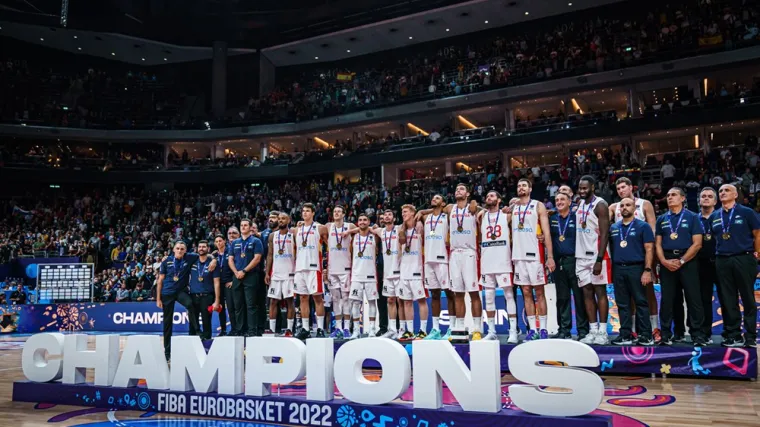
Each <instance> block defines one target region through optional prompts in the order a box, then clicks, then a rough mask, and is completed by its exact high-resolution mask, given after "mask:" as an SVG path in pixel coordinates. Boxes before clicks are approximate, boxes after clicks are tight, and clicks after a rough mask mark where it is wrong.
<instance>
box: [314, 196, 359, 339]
mask: <svg viewBox="0 0 760 427" xmlns="http://www.w3.org/2000/svg"><path fill="white" fill-rule="evenodd" d="M345 215H346V212H345V210H344V209H343V206H340V205H336V206H335V207H334V208H333V222H330V223H328V224H326V225H320V226H319V232H320V234H323V235H327V277H328V284H329V289H330V296H331V298H332V304H333V314H334V315H335V330H333V332H332V334H330V337H331V338H337V339H341V338H348V337H349V336H350V335H351V333H350V332H349V330H348V328H349V326H350V323H351V318H350V301H349V288H350V283H349V280H350V277H351V263H352V262H351V252H350V248H351V236H350V235H349V233H347V231H350V230H353V229H355V228H356V226H355V225H354V224H351V223H345V222H344V218H345Z"/></svg>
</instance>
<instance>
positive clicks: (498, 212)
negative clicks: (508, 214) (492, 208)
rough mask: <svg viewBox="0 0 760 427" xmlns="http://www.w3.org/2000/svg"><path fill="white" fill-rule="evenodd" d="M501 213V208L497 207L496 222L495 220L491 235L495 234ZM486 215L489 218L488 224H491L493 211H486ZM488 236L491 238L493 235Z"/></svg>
mask: <svg viewBox="0 0 760 427" xmlns="http://www.w3.org/2000/svg"><path fill="white" fill-rule="evenodd" d="M497 208H498V206H497ZM499 215H501V210H499V209H497V210H496V222H494V224H493V228H492V229H491V235H494V234H495V233H494V230H495V229H496V226H497V225H498V224H499ZM486 216H487V219H488V225H489V226H490V225H491V212H486ZM488 237H489V238H490V237H491V236H488Z"/></svg>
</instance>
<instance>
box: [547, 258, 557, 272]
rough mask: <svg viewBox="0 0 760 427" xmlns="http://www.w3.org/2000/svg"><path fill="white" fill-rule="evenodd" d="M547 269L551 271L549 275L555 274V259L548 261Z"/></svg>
mask: <svg viewBox="0 0 760 427" xmlns="http://www.w3.org/2000/svg"><path fill="white" fill-rule="evenodd" d="M546 268H548V269H549V273H554V270H555V269H556V268H557V266H556V265H555V264H554V258H549V259H547V260H546Z"/></svg>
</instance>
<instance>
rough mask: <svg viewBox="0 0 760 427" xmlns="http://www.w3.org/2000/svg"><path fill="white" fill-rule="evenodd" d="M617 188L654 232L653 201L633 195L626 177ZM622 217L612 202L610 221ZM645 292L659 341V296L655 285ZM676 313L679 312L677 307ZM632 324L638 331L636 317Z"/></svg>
mask: <svg viewBox="0 0 760 427" xmlns="http://www.w3.org/2000/svg"><path fill="white" fill-rule="evenodd" d="M615 189H616V190H617V194H618V196H619V197H620V199H621V200H622V199H625V198H629V199H632V200H633V203H634V207H635V210H634V212H633V217H634V218H636V219H640V220H642V221H645V222H646V223H647V224H649V226H650V227H652V232H654V231H655V223H656V222H657V217H656V216H655V214H654V207H653V206H652V203H651V202H650V201H649V200H646V199H641V198H637V197H635V196H634V195H633V183H632V182H631V180H630V179H628V178H626V177H621V178H618V180H617V181H615ZM621 219H623V216H622V213H621V210H620V203H613V204H611V205H610V221H611V222H612V223H616V222H618V221H620V220H621ZM645 292H646V296H647V304H648V305H649V322H650V323H651V325H652V338H654V340H655V341H657V342H659V341H660V338H661V335H660V328H659V327H657V325H658V322H659V319H658V317H657V297H655V294H654V286H647V287H645ZM631 305H632V308H631V312H632V313H636V312H637V310H636V304H634V302H633V301H631ZM681 311H683V309H681ZM676 313H678V310H677V309H676ZM681 319H682V320H683V316H681ZM632 324H633V332H636V317H634V318H633V322H632Z"/></svg>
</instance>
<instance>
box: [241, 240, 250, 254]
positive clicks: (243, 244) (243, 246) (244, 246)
mask: <svg viewBox="0 0 760 427" xmlns="http://www.w3.org/2000/svg"><path fill="white" fill-rule="evenodd" d="M250 238H251V236H248V237H246V238H245V239H240V253H243V254H244V253H245V250H246V249H248V245H249V244H250V243H251V241H250V240H248V239H250ZM243 258H245V257H243Z"/></svg>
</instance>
